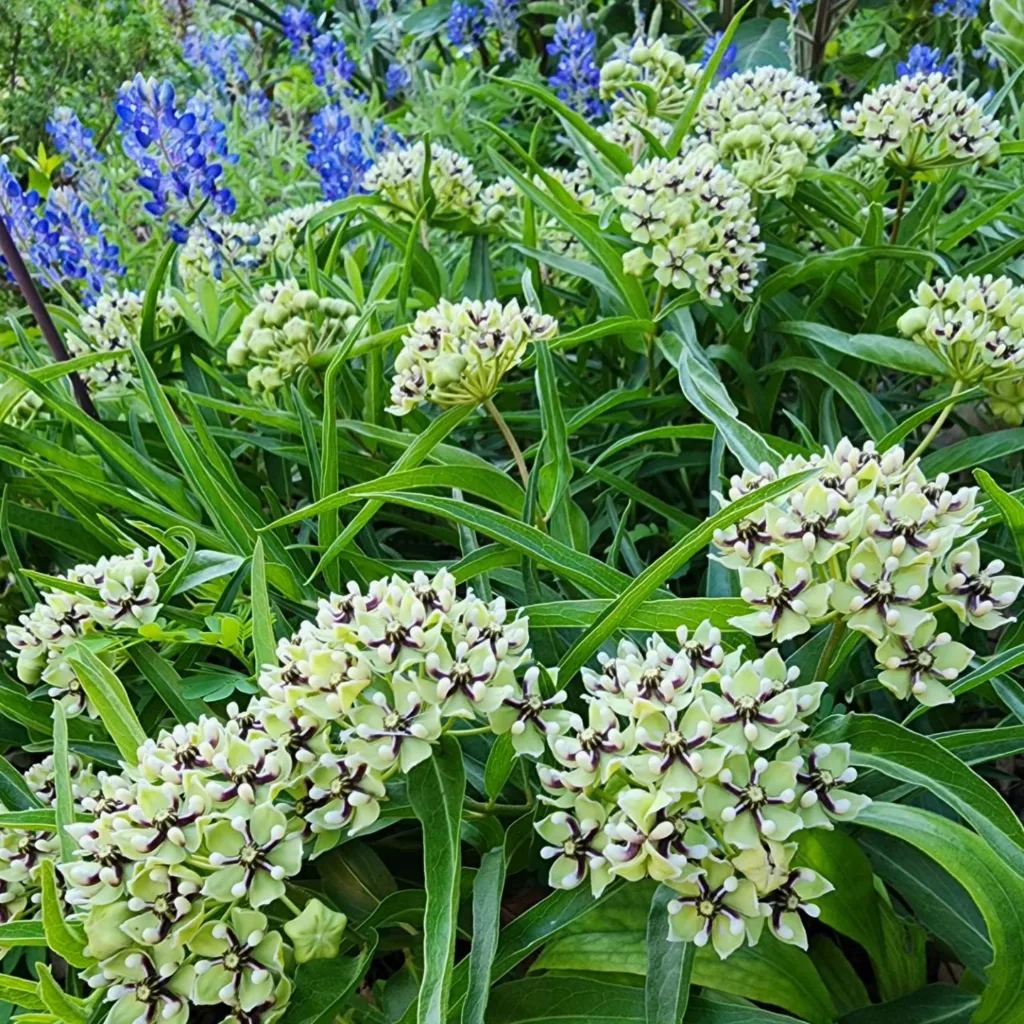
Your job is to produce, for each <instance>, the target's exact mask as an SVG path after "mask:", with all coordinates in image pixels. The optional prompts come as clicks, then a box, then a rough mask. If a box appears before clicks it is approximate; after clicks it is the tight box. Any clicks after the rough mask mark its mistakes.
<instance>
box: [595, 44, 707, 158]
mask: <svg viewBox="0 0 1024 1024" xmlns="http://www.w3.org/2000/svg"><path fill="white" fill-rule="evenodd" d="M700 75H701V67H700V65H699V64H688V63H687V62H686V58H685V57H682V56H680V55H679V54H678V53H676V51H675V50H673V49H672V48H671V43H670V40H669V39H668V37H667V36H661V37H659V38H658V39H655V40H650V39H646V38H641V39H637V40H636V41H635V42H633V43H631V44H630V45H628V46H627V47H626V48H625V49H624V50H623V51H622V52H621V53H620V54H618V55H617V56H616V57H615V58H613V59H612V60H609V61H606V62H605V63H604V64H603V65H602V67H601V85H600V92H601V99H603V100H610V101H611V102H610V104H609V109H608V113H609V122H608V127H607V130H606V137H607V138H610V139H611V140H612V141H614V142H616V143H618V144H619V145H622V146H624V147H625V148H627V149H634V148H635V146H636V143H637V142H638V141H640V143H641V145H642V140H643V135H642V134H641V133H639V132H637V131H636V127H635V126H640V127H642V128H644V129H646V130H647V131H649V132H651V134H653V135H655V136H667V135H668V134H670V133H671V131H672V125H671V122H673V121H675V119H676V118H677V117H679V115H680V114H681V113H682V112H683V110H684V109H685V107H686V104H687V101H688V100H689V98H690V96H691V95H692V94H693V90H694V87H695V86H696V84H697V80H698V79H699V78H700Z"/></svg>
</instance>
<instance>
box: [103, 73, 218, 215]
mask: <svg viewBox="0 0 1024 1024" xmlns="http://www.w3.org/2000/svg"><path fill="white" fill-rule="evenodd" d="M114 109H115V110H116V112H117V116H118V120H119V125H118V130H119V131H120V132H121V146H122V148H123V149H124V152H125V155H126V156H127V157H128V158H129V159H131V160H133V161H134V162H135V163H136V164H137V165H138V167H139V170H140V171H141V172H142V173H141V174H140V175H139V176H138V178H137V179H136V180H137V181H138V183H139V184H140V185H141V186H142V187H143V188H144V189H145V190H146V191H147V192H149V194H150V199H149V201H148V202H146V203H145V204H144V206H145V209H146V210H147V211H148V212H149V213H151V214H152V215H153V216H154V217H163V216H164V215H165V214H166V213H167V212H168V211H169V210H171V208H172V206H173V207H174V212H175V213H178V214H183V215H188V214H190V213H193V212H195V211H196V210H198V209H199V207H200V206H201V205H202V203H203V202H204V201H207V200H208V201H209V202H210V203H212V205H213V207H214V208H215V209H216V210H217V211H218V212H220V213H223V214H231V213H233V212H234V210H235V197H234V196H233V195H232V193H231V190H230V189H229V188H227V186H226V185H225V184H224V182H223V180H222V179H223V174H224V164H225V163H235V162H237V160H238V157H237V156H234V155H232V154H230V153H229V152H228V148H227V138H226V136H225V134H224V124H223V122H221V121H219V120H218V119H217V118H216V116H215V115H214V113H213V109H212V107H211V106H210V104H209V102H208V101H207V100H206V99H205V98H204V97H203V96H202V95H201V94H197V95H196V96H193V97H192V98H191V99H190V100H189V101H188V102H187V103H186V104H185V108H184V110H183V111H180V110H179V108H178V107H177V105H176V97H175V92H174V86H173V85H172V84H171V83H170V82H169V81H166V80H165V81H163V82H160V81H157V79H155V78H148V79H147V78H143V77H142V75H136V76H135V79H134V80H133V81H131V82H125V84H124V85H123V86H122V87H121V91H120V93H119V94H118V98H117V102H116V103H115V104H114Z"/></svg>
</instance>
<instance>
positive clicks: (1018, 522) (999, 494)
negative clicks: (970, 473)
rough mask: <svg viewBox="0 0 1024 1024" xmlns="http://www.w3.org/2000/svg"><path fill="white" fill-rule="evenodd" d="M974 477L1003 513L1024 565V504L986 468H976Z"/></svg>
mask: <svg viewBox="0 0 1024 1024" xmlns="http://www.w3.org/2000/svg"><path fill="white" fill-rule="evenodd" d="M974 479H975V480H977V481H978V483H979V484H981V487H982V489H983V490H984V491H985V493H986V494H987V495H988V496H989V497H990V498H991V499H992V501H993V502H994V503H995V505H996V508H998V509H999V511H1000V513H1002V516H1003V520H1004V521H1005V523H1006V528H1007V529H1008V530H1009V531H1010V536H1011V537H1012V538H1013V544H1014V547H1016V549H1017V560H1018V564H1020V565H1022V566H1024V504H1022V503H1021V502H1020V501H1018V500H1017V498H1015V497H1014V496H1013V495H1012V494H1007V492H1006V491H1004V490H1003V489H1002V487H1000V486H999V484H997V483H996V482H995V480H993V479H992V477H991V476H990V475H989V474H988V473H986V472H985V470H983V469H976V470H975V471H974Z"/></svg>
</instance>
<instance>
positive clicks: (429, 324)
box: [388, 299, 558, 416]
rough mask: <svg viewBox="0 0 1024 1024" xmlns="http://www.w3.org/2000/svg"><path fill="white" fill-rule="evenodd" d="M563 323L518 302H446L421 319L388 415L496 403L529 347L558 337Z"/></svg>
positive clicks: (403, 356)
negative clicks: (421, 407)
mask: <svg viewBox="0 0 1024 1024" xmlns="http://www.w3.org/2000/svg"><path fill="white" fill-rule="evenodd" d="M557 330H558V323H557V322H556V321H555V320H554V319H553V318H552V317H550V316H546V315H544V314H543V313H538V312H537V311H536V310H535V309H533V307H531V306H524V307H522V308H520V306H519V303H518V301H517V300H516V299H512V300H511V301H509V302H507V303H506V304H505V305H504V306H503V305H502V304H501V303H500V302H499V301H498V300H497V299H489V300H488V301H487V302H481V301H480V300H479V299H463V300H462V302H459V303H452V302H449V301H448V300H447V299H442V300H441V302H440V304H439V305H437V306H435V307H434V308H433V309H428V310H424V311H423V312H421V313H419V314H417V316H416V320H415V321H414V322H413V325H412V330H411V331H410V332H409V333H408V334H407V335H406V336H405V337H404V338H403V339H402V350H401V351H400V352H399V353H398V356H397V357H396V359H395V375H394V378H393V383H392V387H391V406H390V407H389V409H388V412H390V413H392V414H394V415H395V416H404V415H405V414H406V413H409V412H411V411H412V410H413V409H415V408H416V407H417V406H419V405H421V404H422V403H424V402H433V403H434V404H435V405H439V406H442V407H448V406H453V405H479V404H480V403H481V402H484V401H486V400H487V399H488V398H490V397H491V396H492V395H493V394H494V393H495V392H496V391H497V390H498V386H499V385H500V384H501V381H502V378H503V377H504V376H505V374H506V373H508V372H509V370H511V369H513V368H514V367H516V366H518V365H519V364H520V363H521V362H522V361H523V357H524V356H525V355H526V350H527V348H528V346H529V345H530V344H531V343H532V342H534V341H539V340H541V339H547V338H551V337H554V335H555V333H556V332H557Z"/></svg>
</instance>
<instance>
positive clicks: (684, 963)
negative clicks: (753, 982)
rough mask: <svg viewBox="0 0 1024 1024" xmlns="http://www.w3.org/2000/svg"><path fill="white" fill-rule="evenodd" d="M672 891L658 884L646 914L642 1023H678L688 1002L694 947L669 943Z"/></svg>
mask: <svg viewBox="0 0 1024 1024" xmlns="http://www.w3.org/2000/svg"><path fill="white" fill-rule="evenodd" d="M675 898H676V893H675V892H674V891H673V890H672V889H670V888H669V887H668V886H667V885H659V886H658V888H657V889H656V890H655V891H654V898H653V899H652V900H651V909H650V911H649V912H648V915H647V981H646V983H645V985H644V1017H645V1020H646V1024H681V1022H682V1020H683V1014H685V1013H686V1006H687V1004H688V1003H689V1001H690V975H691V974H692V973H693V958H694V955H695V954H696V952H697V947H696V946H694V944H693V943H692V942H670V941H669V928H668V905H669V903H670V902H671V901H672V900H674V899H675Z"/></svg>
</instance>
